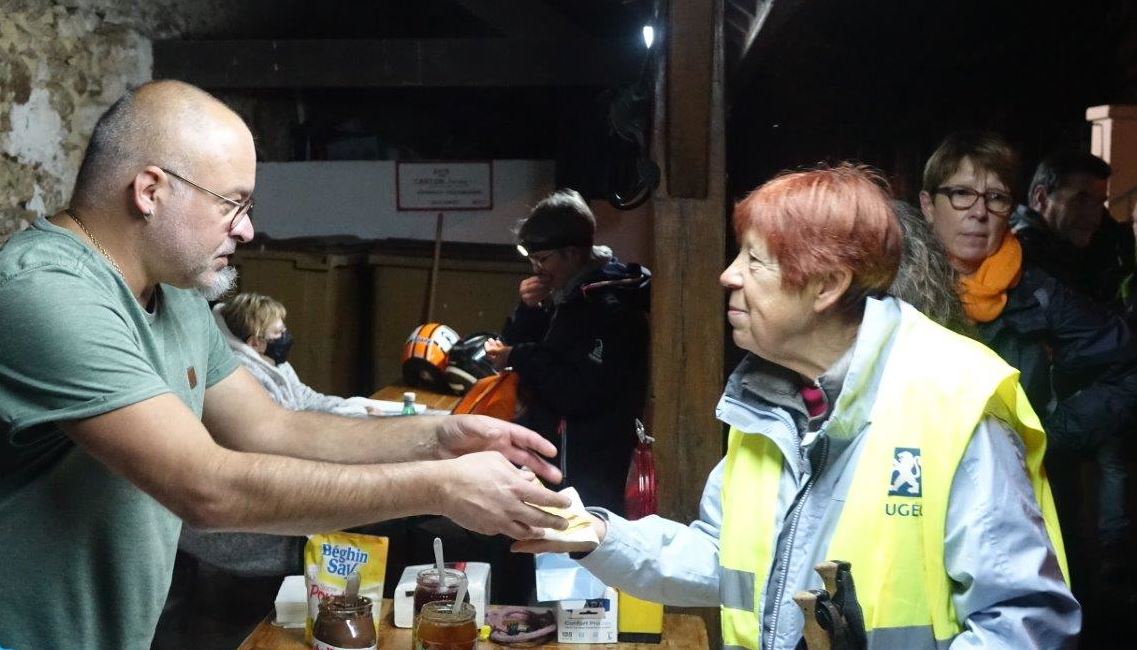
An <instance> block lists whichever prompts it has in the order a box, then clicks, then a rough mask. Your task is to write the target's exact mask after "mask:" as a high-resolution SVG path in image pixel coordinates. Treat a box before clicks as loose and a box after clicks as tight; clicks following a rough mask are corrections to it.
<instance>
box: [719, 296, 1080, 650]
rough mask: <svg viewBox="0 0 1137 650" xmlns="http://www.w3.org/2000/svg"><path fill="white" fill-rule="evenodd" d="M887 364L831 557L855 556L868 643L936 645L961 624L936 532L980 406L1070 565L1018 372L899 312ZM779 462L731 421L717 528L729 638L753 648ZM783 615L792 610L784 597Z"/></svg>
mask: <svg viewBox="0 0 1137 650" xmlns="http://www.w3.org/2000/svg"><path fill="white" fill-rule="evenodd" d="M886 363H887V367H886V368H885V369H884V371H883V375H882V379H881V383H880V386H879V389H878V392H877V395H876V396H875V398H876V399H875V403H874V405H873V409H872V413H871V415H870V421H871V425H870V426H869V427H868V428H867V429H865V430H864V431H863V432H862V433H861V435H863V436H866V438H865V439H864V440H863V441H862V449H861V451H860V454H859V457H858V462H857V466H856V467H855V468H852V471H853V481H852V483H851V486H850V488H849V493H848V495H847V496H846V499H845V502H844V508H843V510H842V512H841V515H840V517H838V521H837V524H836V529H835V530H834V531H832V537H831V538H830V541H829V545H828V552H827V553H826V557H829V558H831V559H842V560H848V561H850V562H851V563H852V566H853V576H854V579H855V580H856V585H857V596H858V600H859V601H860V604H861V608H862V610H863V612H864V615H865V627H866V631H867V633H868V638H869V647H870V648H905V649H911V650H916V649H925V648H926V649H928V650H934V649H936V648H943V647H947V645H948V644H949V643H950V641H951V639H952V638H954V637H955V636H956V635H957V634H958V633H959V632H960V629H961V628H960V625H959V621H958V618H957V617H956V613H955V609H954V607H953V606H952V602H951V581H950V578H949V577H948V575H947V572H946V570H945V569H944V566H943V555H944V529H945V523H946V517H947V506H948V496H949V494H950V491H951V484H952V480H953V479H954V477H955V470H956V467H957V466H958V464H959V460H960V458H962V456H963V453H964V451H965V450H966V448H967V445H968V443H969V441H970V438H971V434H972V432H973V431H974V429H975V426H976V425H977V424H978V423H979V421H980V420H981V418H982V417H984V416H985V415H992V416H994V417H997V418H999V419H1000V420H1002V421H1003V422H1006V423H1007V424H1008V426H1010V427H1011V428H1012V429H1014V430H1015V431H1017V432H1018V433H1019V435H1020V436H1022V439H1023V441H1024V445H1025V448H1026V465H1027V472H1028V475H1029V478H1030V480H1031V483H1032V486H1033V487H1034V492H1035V496H1036V498H1037V499H1038V502H1039V504H1040V507H1041V510H1042V513H1043V519H1044V521H1045V523H1046V527H1047V530H1048V532H1049V533H1050V538H1051V542H1052V544H1053V545H1054V547H1055V551H1056V553H1057V555H1058V561H1059V564H1060V565H1061V568H1062V571H1063V574H1064V575H1068V573H1067V572H1066V562H1065V553H1064V550H1063V547H1062V540H1061V535H1060V534H1059V532H1058V524H1057V517H1056V515H1055V512H1054V504H1053V499H1052V497H1051V494H1050V488H1049V485H1048V484H1047V482H1046V480H1045V478H1044V476H1043V473H1042V471H1041V466H1042V457H1043V452H1044V450H1045V440H1044V437H1043V434H1042V431H1041V425H1040V424H1039V422H1038V418H1037V416H1036V415H1035V414H1034V412H1033V411H1032V410H1031V408H1030V405H1029V403H1028V402H1027V400H1026V396H1025V394H1024V393H1023V391H1022V388H1021V387H1019V385H1018V381H1017V380H1018V373H1017V371H1015V370H1014V369H1012V368H1010V367H1009V366H1007V365H1006V364H1005V363H1004V362H1003V361H1002V360H1001V359H999V358H998V357H997V356H996V355H995V354H994V353H993V352H991V351H990V350H988V349H987V348H985V347H983V346H981V345H980V344H978V343H976V342H974V341H971V340H970V339H966V338H964V337H961V336H957V335H955V334H953V333H951V332H949V331H947V330H945V329H943V328H940V327H938V326H936V325H933V324H931V322H930V321H928V320H927V319H926V318H924V317H923V316H920V315H919V314H916V313H914V312H910V311H908V310H905V312H904V314H903V316H902V318H901V321H900V323H899V325H898V328H897V332H896V335H895V341H894V344H893V346H892V349H891V352H890V354H889V357H888V359H887V360H886ZM933 386H934V387H935V389H936V390H934V391H932V390H930V388H931V387H933ZM867 398H869V399H871V398H872V396H867ZM782 463H783V457H782V455H781V452H780V451H779V450H778V448H777V446H776V445H775V444H774V443H773V441H771V440H770V439H769V438H767V437H766V436H763V435H757V434H746V433H743V432H741V431H738V430H736V429H733V428H732V429H731V432H730V439H729V444H728V449H727V462H726V466H725V468H724V474H723V488H722V503H723V526H722V534H721V539H720V562H721V564H722V577H721V578H720V587H719V589H720V597H721V599H722V610H721V611H722V623H723V643H724V646H725V647H738V648H748V649H752V650H753V649H757V648H760V647H761V643H760V641H761V640H760V638H759V630H760V622H761V616H762V611H761V609H762V607H763V605H764V604H765V593H764V592H765V588H766V585H767V583H768V582H769V580H768V578H769V572H770V570H771V566H772V565H773V551H774V545H775V544H776V540H774V539H773V531H774V530H775V529H776V526H775V525H774V523H775V521H774V518H775V517H777V516H778V514H777V512H776V508H777V503H778V489H779V484H780V477H781V472H782ZM901 513H903V514H904V515H905V516H899V515H900V514H901ZM800 587H804V585H802V586H795V585H788V586H787V590H789V591H794V590H796V589H797V588H800ZM746 594H751V595H752V596H751V597H750V598H748V597H747V595H746ZM781 616H782V617H789V616H797V617H800V616H801V614H800V612H799V611H798V610H797V609H796V608H792V611H789V610H788V609H787V608H783V610H782V611H781ZM779 627H781V623H780V622H779Z"/></svg>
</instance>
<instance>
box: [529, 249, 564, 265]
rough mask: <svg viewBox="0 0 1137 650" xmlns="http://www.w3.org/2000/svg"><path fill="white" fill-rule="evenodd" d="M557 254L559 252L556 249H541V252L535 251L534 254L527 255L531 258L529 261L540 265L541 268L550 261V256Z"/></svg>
mask: <svg viewBox="0 0 1137 650" xmlns="http://www.w3.org/2000/svg"><path fill="white" fill-rule="evenodd" d="M556 254H557V251H555V250H551V251H541V252H537V253H533V254H532V255H527V257H528V258H529V261H530V262H532V263H533V264H534V265H536V266H539V267H541V268H544V267H545V263H546V262H548V261H549V258H550V257H552V256H553V255H556Z"/></svg>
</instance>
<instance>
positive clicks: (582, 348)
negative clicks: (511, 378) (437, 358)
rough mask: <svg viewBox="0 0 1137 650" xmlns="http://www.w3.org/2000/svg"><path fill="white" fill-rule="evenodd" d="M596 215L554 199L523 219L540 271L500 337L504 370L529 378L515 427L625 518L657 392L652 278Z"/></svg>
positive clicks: (524, 248) (523, 238)
mask: <svg viewBox="0 0 1137 650" xmlns="http://www.w3.org/2000/svg"><path fill="white" fill-rule="evenodd" d="M595 233H596V217H595V216H594V215H593V214H592V211H591V210H590V209H589V207H588V204H587V203H586V202H585V201H584V199H583V198H582V197H581V195H580V194H578V193H577V192H575V191H573V190H569V189H563V190H558V191H556V192H553V193H552V194H550V195H549V196H548V197H546V198H545V199H544V200H542V201H541V202H540V203H538V204H537V206H536V207H535V208H534V209H533V210H532V212H531V213H530V214H529V216H528V217H526V218H525V219H524V220H522V222H521V224H520V227H519V228H518V231H517V237H518V242H519V243H518V250H519V251H520V252H521V254H522V255H524V256H525V257H527V258H528V259H529V262H530V263H531V264H532V265H533V275H532V276H530V277H527V278H525V279H524V280H522V281H521V285H520V287H519V294H520V298H521V300H520V303H519V304H518V305H517V308H516V309H515V310H514V311H513V314H512V315H511V316H510V317H509V319H508V320H507V322H506V324H505V327H504V329H503V331H502V336H501V339H500V340H497V339H494V340H491V341H487V343H486V353H487V355H488V357H489V358H490V360H491V361H493V363H494V365H495V367H497V368H499V369H502V368H506V367H512V368H513V370H515V371H516V372H517V373H518V374H519V375H520V378H521V382H520V388H519V398H520V401H521V402H522V403H523V405H524V406H523V409H522V412H521V413H520V414H519V415H518V417H517V418H516V419H515V422H517V423H521V424H524V426H527V427H529V428H531V429H533V430H534V431H537V432H538V433H541V434H542V435H544V436H545V437H546V438H548V439H549V440H550V441H551V442H552V443H553V444H555V445H556V446H557V452H558V455H557V458H556V460H555V461H554V463H559V465H560V468H561V470H562V472H563V473H564V475H565V481H564V484H563V485H566V486H573V487H575V488H576V489H577V491H578V492H579V493H580V496H581V498H582V500H583V501H584V502H585V503H587V504H589V505H597V506H602V507H605V508H610V509H612V510H613V511H614V512H623V511H624V503H623V500H624V482H625V479H626V478H627V472H628V463H629V461H630V459H631V453H632V448H633V447H634V444H635V440H636V437H635V420H636V418H637V417H641V418H642V413H643V406H644V398H645V395H646V388H647V354H648V309H649V298H650V291H649V289H650V280H651V272H650V271H648V270H647V269H646V268H644V267H642V266H640V265H639V264H625V263H623V262H620V261H619V260H617V259H616V257H615V256H614V255H613V253H612V250H611V249H610V248H608V247H607V246H595V245H594V244H593V238H594V236H595Z"/></svg>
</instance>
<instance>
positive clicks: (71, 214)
mask: <svg viewBox="0 0 1137 650" xmlns="http://www.w3.org/2000/svg"><path fill="white" fill-rule="evenodd" d="M63 214H65V215H67V216H69V217H71V220H72V221H74V222H75V223H76V225H78V226H79V229H80V230H82V231H83V234H84V235H87V239H90V240H91V243H92V244H94V245H95V248H96V249H97V250H98V251H99V252H100V253H102V254H103V257H105V258H107V261H108V262H110V263H111V266H113V267H114V270H116V271H118V274H119V276H120V277H122V279H123V280H125V279H126V274H125V273H123V272H122V268H120V267H119V265H118V262H115V261H114V258H113V257H111V254H110V253H108V252H107V249H105V248H103V245H102V244H100V243H99V240H97V239H95V236H94V235H92V234H91V231H90V230H87V226H86V225H84V224H83V222H82V221H80V220H79V217H78V216H77V215H76V214H75V213H74V212H72V211H71V209H70V208H68V209H66V210H64V211H63Z"/></svg>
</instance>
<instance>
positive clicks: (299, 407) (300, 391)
mask: <svg viewBox="0 0 1137 650" xmlns="http://www.w3.org/2000/svg"><path fill="white" fill-rule="evenodd" d="M219 306H220V305H218V307H219ZM213 318H214V320H216V321H217V326H218V327H219V328H221V333H222V334H224V335H225V342H226V343H228V344H229V349H230V350H232V351H233V354H235V355H236V356H237V359H238V360H240V362H241V365H243V366H245V368H246V369H247V370H248V371H249V372H250V373H252V375H253V376H254V377H256V378H257V381H259V382H260V383H261V386H264V389H265V390H266V391H268V394H269V396H270V397H272V399H273V401H274V402H276V403H277V404H280V405H281V406H283V407H284V408H286V409H289V410H292V411H323V412H325V413H335V414H336V415H346V416H349V417H359V418H362V417H367V415H368V413H367V408H366V407H365V406H364V403H365V400H364V399H363V398H358V399H357V398H343V397H336V396H335V395H324V394H323V393H319V392H316V391H314V390H312V389H311V388H310V387H308V386H307V385H305V384H304V382H302V381H300V377H298V376H297V375H296V371H295V370H294V369H293V368H292V364H290V363H288V362H287V361H286V362H284V363H282V364H279V365H273V364H272V363H270V362H268V361H266V360H265V359H264V357H262V356H261V355H260V353H258V352H257V351H256V350H254V349H253V348H251V347H249V345H248V344H247V343H245V342H244V341H242V340H240V339H238V338H237V337H235V336H233V333H232V332H230V331H229V328H228V327H227V326H226V325H225V319H224V318H222V317H221V314H220V313H219V311H218V309H217V307H214V308H213Z"/></svg>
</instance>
